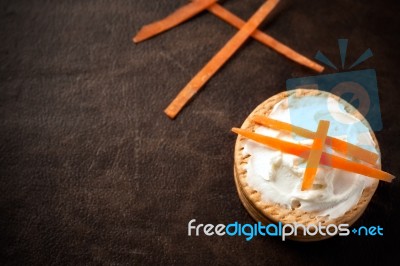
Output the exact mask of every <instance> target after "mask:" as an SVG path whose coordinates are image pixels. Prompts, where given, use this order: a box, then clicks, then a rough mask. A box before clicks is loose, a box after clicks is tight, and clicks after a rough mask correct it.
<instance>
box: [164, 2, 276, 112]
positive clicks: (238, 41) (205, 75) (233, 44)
mask: <svg viewBox="0 0 400 266" xmlns="http://www.w3.org/2000/svg"><path fill="white" fill-rule="evenodd" d="M278 2H279V0H269V1H266V2H265V3H264V4H263V5H262V6H261V7H260V8H259V9H258V10H257V11H256V12H255V13H254V15H253V16H251V18H250V19H249V20H248V21H247V22H246V24H245V25H244V26H243V27H242V28H241V29H240V30H239V31H238V32H237V33H236V34H235V35H234V36H233V37H232V38H231V39H230V40H229V41H228V42H227V43H226V44H225V46H224V47H223V48H222V49H221V50H219V52H218V53H217V54H216V55H215V56H214V57H213V58H212V59H211V60H210V61H209V62H208V63H207V64H206V65H205V66H204V67H203V69H201V70H200V72H199V73H197V74H196V75H195V76H194V78H193V79H192V80H191V81H190V82H189V83H188V84H187V85H186V86H185V87H184V88H183V89H182V90H181V92H180V93H179V94H178V95H177V96H176V98H175V99H174V100H173V101H172V102H171V103H170V105H169V106H168V107H167V108H166V109H165V110H164V112H165V113H166V114H167V116H168V117H170V118H172V119H173V118H175V116H176V115H177V114H178V113H179V112H180V110H181V109H182V108H183V107H184V106H185V105H186V103H187V102H188V101H189V100H190V99H191V98H192V97H193V96H194V95H195V94H196V93H197V92H198V91H199V90H200V89H201V88H202V87H203V85H204V84H205V83H206V82H207V81H208V80H209V79H210V78H211V77H212V76H213V75H214V74H215V73H216V72H217V71H218V70H219V69H220V68H221V67H222V66H223V65H224V63H225V62H226V61H228V59H229V58H230V57H231V56H232V55H233V54H234V53H235V52H236V51H237V50H238V49H239V48H240V46H242V44H243V43H244V42H245V41H246V40H247V39H248V38H249V37H250V35H251V34H252V33H253V32H254V30H255V29H256V28H257V27H258V26H259V25H260V24H261V22H262V21H263V20H264V19H265V18H266V17H267V15H268V14H269V13H270V12H271V11H272V9H273V8H274V7H275V6H276V5H277V4H278Z"/></svg>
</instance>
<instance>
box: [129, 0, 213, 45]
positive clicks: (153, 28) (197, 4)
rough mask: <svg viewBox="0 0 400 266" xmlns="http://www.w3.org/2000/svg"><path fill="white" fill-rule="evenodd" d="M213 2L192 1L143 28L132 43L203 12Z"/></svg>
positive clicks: (209, 0)
mask: <svg viewBox="0 0 400 266" xmlns="http://www.w3.org/2000/svg"><path fill="white" fill-rule="evenodd" d="M215 2H217V0H194V1H192V2H190V3H188V4H187V5H184V6H182V7H181V8H179V9H177V10H176V11H174V12H173V13H172V14H170V15H169V16H167V17H165V18H164V19H161V20H159V21H156V22H153V23H151V24H148V25H145V26H143V27H142V28H141V29H140V31H139V32H138V33H137V34H136V36H134V37H133V42H134V43H138V42H141V41H144V40H147V39H149V38H151V37H153V36H155V35H157V34H160V33H162V32H164V31H166V30H169V29H171V28H173V27H175V26H177V25H179V24H180V23H182V22H184V21H186V20H188V19H190V18H192V17H193V16H195V15H197V14H198V13H200V12H202V11H204V10H205V9H207V7H209V6H210V5H212V4H213V3H215Z"/></svg>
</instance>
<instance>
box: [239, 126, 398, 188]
mask: <svg viewBox="0 0 400 266" xmlns="http://www.w3.org/2000/svg"><path fill="white" fill-rule="evenodd" d="M232 131H233V132H235V133H237V134H240V135H242V136H243V137H246V138H248V139H251V140H254V141H256V142H259V143H261V144H264V145H267V146H269V147H271V148H274V149H277V150H280V151H282V152H284V153H289V154H293V155H296V156H299V157H302V158H305V159H307V158H308V156H309V154H310V150H311V149H310V148H309V147H307V146H304V145H301V144H295V143H292V142H288V141H284V140H280V139H276V138H272V137H267V136H264V135H260V134H257V133H254V132H251V131H248V130H243V129H240V128H232ZM320 163H321V164H323V165H326V166H329V167H332V168H337V169H341V170H344V171H348V172H353V173H356V174H361V175H365V176H368V177H372V178H376V179H379V180H382V181H386V182H392V179H393V178H394V176H393V175H391V174H389V173H387V172H384V171H382V170H379V169H376V168H373V167H369V166H367V165H364V164H361V163H357V162H353V161H349V160H347V159H344V158H341V157H339V156H335V155H332V154H329V153H325V152H322V154H321V161H320Z"/></svg>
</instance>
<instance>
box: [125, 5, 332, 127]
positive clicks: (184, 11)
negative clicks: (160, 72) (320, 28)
mask: <svg viewBox="0 0 400 266" xmlns="http://www.w3.org/2000/svg"><path fill="white" fill-rule="evenodd" d="M278 3H279V0H268V1H266V2H265V3H264V4H262V5H261V7H260V8H259V9H258V10H257V11H256V12H255V13H254V14H253V15H252V16H251V17H250V19H249V20H248V21H247V22H245V21H244V20H242V19H241V18H239V17H237V16H236V15H235V14H233V13H232V12H230V11H229V10H227V9H225V8H224V7H222V6H221V5H219V4H218V3H217V0H192V1H191V2H189V3H188V4H187V5H185V6H183V7H181V8H179V9H177V10H176V11H174V12H173V13H172V14H170V15H168V16H167V17H165V18H164V19H161V20H159V21H156V22H153V23H151V24H148V25H145V26H143V27H142V28H141V29H140V31H139V32H138V33H137V34H136V36H134V37H133V42H134V43H139V42H142V41H144V40H147V39H149V38H151V37H153V36H156V35H158V34H160V33H162V32H164V31H167V30H169V29H171V28H173V27H175V26H177V25H179V24H181V23H183V22H185V21H187V20H189V19H190V18H192V17H193V16H195V15H197V14H199V13H200V12H202V11H204V10H208V11H209V12H211V13H212V14H214V15H216V16H217V17H219V18H220V19H222V20H224V21H226V22H227V23H229V24H231V25H232V26H234V27H236V28H238V29H239V30H238V32H237V33H236V34H235V35H234V36H233V37H232V38H231V39H230V40H229V41H228V42H227V43H226V44H225V45H224V47H222V49H221V50H219V51H218V52H217V53H216V54H215V56H214V57H213V58H212V59H211V60H210V61H209V62H208V63H207V64H206V65H205V66H204V67H203V68H202V69H201V70H200V71H199V72H198V73H197V74H196V75H195V76H194V77H193V78H192V80H191V81H190V82H189V83H188V84H187V85H186V86H185V87H184V88H183V89H182V90H181V92H180V93H179V94H178V95H177V96H176V98H175V99H174V100H173V101H172V102H171V103H170V105H169V106H168V107H167V108H166V109H165V110H164V112H165V113H166V115H167V116H168V117H170V118H171V119H173V118H175V117H176V115H177V114H178V113H179V112H180V111H181V110H182V108H183V107H184V106H185V105H186V104H187V103H188V102H189V100H190V99H191V98H192V97H193V96H194V95H195V94H196V93H197V92H198V91H199V90H200V89H201V88H202V87H203V86H204V85H205V84H206V83H207V81H208V80H209V79H211V77H212V76H213V75H214V74H215V73H216V72H217V71H218V70H219V69H220V68H221V67H222V66H223V65H224V64H225V62H227V61H228V60H229V58H231V57H232V55H233V54H235V52H236V51H237V50H238V49H239V48H240V47H241V46H242V44H243V43H244V42H245V41H246V40H247V39H248V38H249V37H253V38H254V39H256V40H257V41H259V42H261V43H262V44H264V45H266V46H268V47H270V48H272V49H273V50H275V51H276V52H278V53H280V54H282V55H284V56H286V57H287V58H289V59H291V60H293V61H294V62H297V63H298V64H301V65H303V66H306V67H308V68H310V69H313V70H315V71H317V72H322V71H323V70H324V67H323V66H321V65H319V64H318V63H316V62H314V61H312V60H310V59H308V58H307V57H305V56H303V55H301V54H300V53H298V52H296V51H295V50H293V49H291V48H290V47H288V46H286V45H285V44H283V43H281V42H279V41H278V40H276V39H274V38H273V37H271V36H269V35H267V34H265V33H264V32H262V31H260V30H257V28H258V27H259V25H260V24H261V23H262V22H263V21H264V19H265V18H266V17H267V16H268V14H270V12H271V11H272V10H273V9H274V8H275V7H276V5H277V4H278Z"/></svg>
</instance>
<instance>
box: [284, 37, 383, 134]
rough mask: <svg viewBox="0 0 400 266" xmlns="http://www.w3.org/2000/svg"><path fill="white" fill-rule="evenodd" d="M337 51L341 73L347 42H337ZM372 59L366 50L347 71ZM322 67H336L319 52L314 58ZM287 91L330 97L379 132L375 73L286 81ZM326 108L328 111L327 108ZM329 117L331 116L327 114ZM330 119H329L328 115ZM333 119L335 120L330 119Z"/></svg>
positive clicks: (379, 123)
mask: <svg viewBox="0 0 400 266" xmlns="http://www.w3.org/2000/svg"><path fill="white" fill-rule="evenodd" d="M338 43H339V50H340V56H341V62H342V69H345V58H346V50H347V43H348V40H347V39H339V40H338ZM371 56H372V51H371V50H370V49H368V50H366V51H365V52H364V53H363V54H362V55H361V56H360V57H359V58H358V59H357V60H356V61H355V62H354V63H353V64H352V65H351V66H350V67H349V68H347V69H348V70H351V69H352V68H353V67H355V66H357V65H359V64H360V63H362V62H364V61H365V60H367V59H368V58H370V57H371ZM315 58H316V59H318V60H319V61H321V62H322V63H324V64H326V65H328V66H330V67H332V68H334V69H337V67H336V66H335V65H334V64H333V63H332V62H331V61H330V60H329V59H328V58H327V57H326V56H324V55H323V54H322V53H321V52H320V51H318V53H317V54H316V56H315ZM286 88H287V90H293V89H296V88H309V89H319V90H322V91H327V92H330V93H333V94H335V95H337V96H339V97H341V98H343V99H344V100H346V101H347V102H349V103H350V104H352V105H353V106H354V107H355V108H357V109H358V111H359V112H360V113H361V114H362V115H363V116H364V117H365V118H366V119H367V120H368V122H369V124H370V125H371V128H372V130H374V131H380V130H381V129H382V119H381V112H380V106H379V95H378V85H377V78H376V72H375V70H374V69H364V70H356V71H347V72H340V73H335V74H326V75H318V76H311V77H301V78H293V79H288V80H287V81H286ZM327 108H328V107H327ZM331 114H333V112H331ZM332 116H333V115H332ZM333 118H335V117H333ZM293 119H295V120H296V119H297V120H299V119H303V121H292V122H293V123H294V124H304V123H306V121H305V118H304V117H303V118H302V117H297V118H296V116H292V114H291V120H293Z"/></svg>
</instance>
